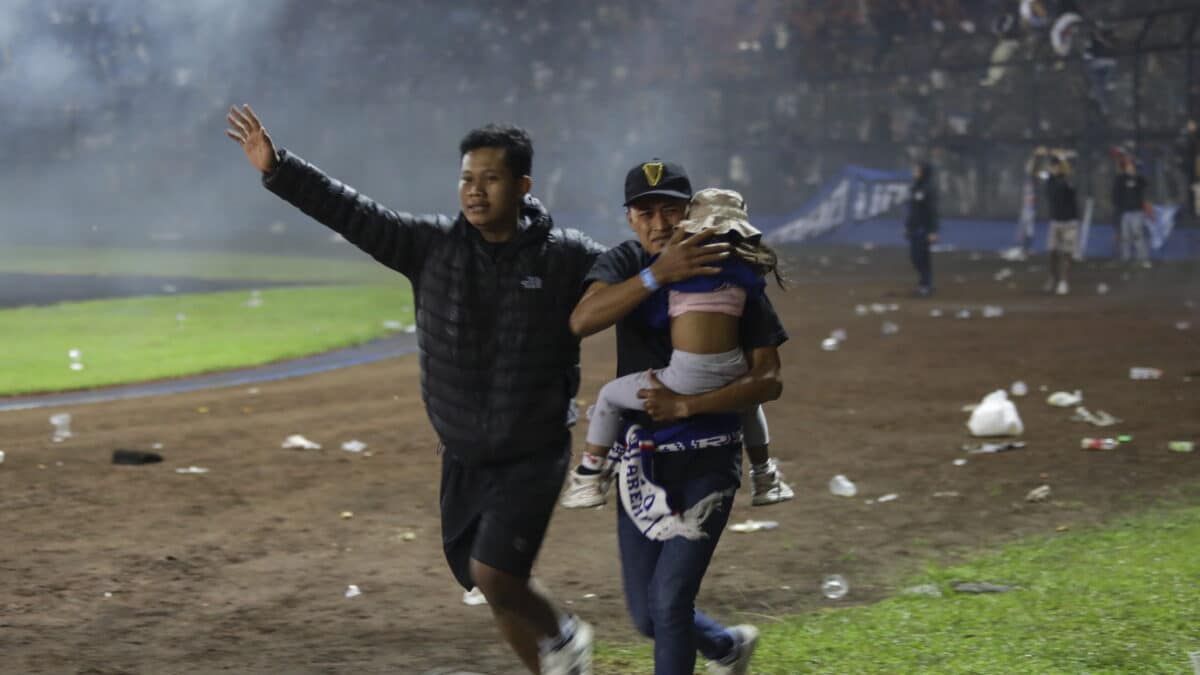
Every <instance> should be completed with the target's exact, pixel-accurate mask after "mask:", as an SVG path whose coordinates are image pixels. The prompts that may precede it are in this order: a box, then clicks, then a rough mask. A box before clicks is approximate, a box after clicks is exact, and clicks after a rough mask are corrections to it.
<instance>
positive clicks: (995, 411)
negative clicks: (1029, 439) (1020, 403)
mask: <svg viewBox="0 0 1200 675" xmlns="http://www.w3.org/2000/svg"><path fill="white" fill-rule="evenodd" d="M967 428H968V429H970V430H971V435H973V436H1019V435H1021V433H1022V432H1024V431H1025V425H1024V424H1022V423H1021V415H1020V414H1018V413H1017V406H1016V404H1014V403H1013V402H1012V401H1010V400H1008V392H1006V391H1004V390H1003V389H997V390H996V391H993V392H992V393H990V394H988V395H987V396H985V397H983V400H982V401H980V402H979V405H977V406H975V409H974V410H973V411H971V418H970V419H969V420H967Z"/></svg>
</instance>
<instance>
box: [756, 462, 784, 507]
mask: <svg viewBox="0 0 1200 675" xmlns="http://www.w3.org/2000/svg"><path fill="white" fill-rule="evenodd" d="M750 495H751V496H750V503H751V504H752V505H754V506H767V505H769V504H778V503H780V502H786V501H787V500H789V499H791V498H792V497H794V496H795V493H794V492H792V488H790V487H788V484H787V483H785V482H783V472H782V471H780V470H779V467H778V466H776V465H775V460H773V459H768V460H767V469H766V471H755V470H754V469H753V468H751V469H750Z"/></svg>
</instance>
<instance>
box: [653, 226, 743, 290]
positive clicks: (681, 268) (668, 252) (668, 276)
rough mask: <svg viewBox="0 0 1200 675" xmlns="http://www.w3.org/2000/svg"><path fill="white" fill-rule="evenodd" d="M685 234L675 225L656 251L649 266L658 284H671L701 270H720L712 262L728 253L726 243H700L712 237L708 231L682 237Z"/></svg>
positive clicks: (718, 260) (703, 271) (717, 261)
mask: <svg viewBox="0 0 1200 675" xmlns="http://www.w3.org/2000/svg"><path fill="white" fill-rule="evenodd" d="M685 234H686V233H685V232H684V231H683V228H675V232H674V234H672V235H671V240H670V241H668V242H667V244H666V246H664V247H663V250H662V252H661V253H659V255H658V260H655V261H654V264H653V265H651V266H650V270H651V271H652V272H653V274H654V278H655V279H657V280H658V283H659V284H662V285H666V284H672V283H675V282H676V281H683V280H685V279H691V278H692V277H696V276H700V275H702V274H716V273H717V272H720V271H721V269H720V268H719V267H715V265H716V263H719V262H720V261H722V260H724V259H725V258H728V257H729V244H724V243H717V244H705V243H704V242H706V241H708V240H709V239H711V238H712V236H713V233H712V232H711V231H709V232H701V233H700V234H696V235H693V236H691V237H688V238H687V239H684V235H685Z"/></svg>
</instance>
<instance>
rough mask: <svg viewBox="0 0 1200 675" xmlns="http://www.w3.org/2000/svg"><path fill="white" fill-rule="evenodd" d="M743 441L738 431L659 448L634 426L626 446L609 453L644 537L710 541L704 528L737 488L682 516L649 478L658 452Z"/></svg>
mask: <svg viewBox="0 0 1200 675" xmlns="http://www.w3.org/2000/svg"><path fill="white" fill-rule="evenodd" d="M740 442H741V432H736V433H734V434H724V435H721V436H720V437H713V438H697V439H693V440H692V441H690V442H688V443H674V444H671V446H673V447H670V446H667V445H664V446H662V447H656V445H655V443H654V439H653V438H652V436H651V435H650V433H649V432H647V431H645V430H644V429H642V427H641V426H639V425H636V424H633V425H630V427H629V430H628V431H627V432H626V434H625V444H624V445H622V444H621V443H616V444H614V445H613V447H612V449H611V450H610V451H609V459H611V460H612V461H613V463H614V466H616V467H617V472H618V473H617V476H616V480H617V482H618V483H619V485H618V489H619V491H620V493H621V506H622V508H624V509H625V513H626V515H628V516H629V519H630V520H632V521H633V523H634V525H635V526H636V527H637V528H638V530H639V531H640V532H641V533H642V534H643V535H645V536H646V537H647V538H649V539H654V540H656V541H666V540H667V539H671V538H673V537H684V538H687V539H692V540H696V539H706V538H708V534H707V533H706V532H704V530H702V529H701V526H702V525H703V524H704V521H705V520H707V519H708V517H709V516H710V515H712V514H713V513H714V512H715V511H717V510H718V509H720V508H721V502H722V500H723V499H724V498H725V497H729V496H731V495H732V494H733V492H734V490H733V488H730V489H726V490H718V491H716V492H712V493H710V494H708V495H706V496H705V497H704V498H703V499H701V500H700V501H699V502H696V503H695V504H694V505H692V506H691V507H690V508H688V510H686V511H684V512H682V513H680V512H678V511H674V510H672V509H671V506H670V505H669V504H667V492H666V490H664V489H663V488H662V486H660V485H659V484H657V483H655V482H654V481H652V480H650V477H649V476H647V475H646V462H648V461H650V459H651V457H652V456H653V454H654V453H655V452H656V451H657V452H672V451H674V452H678V451H682V450H688V449H691V448H693V447H694V448H705V447H718V446H726V445H731V444H733V443H740Z"/></svg>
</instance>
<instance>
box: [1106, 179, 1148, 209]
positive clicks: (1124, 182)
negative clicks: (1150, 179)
mask: <svg viewBox="0 0 1200 675" xmlns="http://www.w3.org/2000/svg"><path fill="white" fill-rule="evenodd" d="M1145 201H1146V177H1145V176H1139V175H1137V174H1128V173H1119V174H1117V175H1116V176H1114V177H1113V188H1112V202H1113V207H1114V208H1115V209H1116V211H1117V213H1126V212H1128V211H1141V210H1142V206H1143V205H1144V203H1145Z"/></svg>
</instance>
